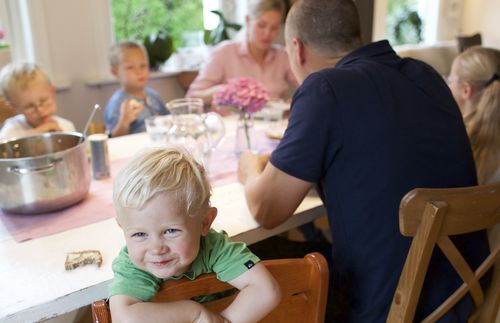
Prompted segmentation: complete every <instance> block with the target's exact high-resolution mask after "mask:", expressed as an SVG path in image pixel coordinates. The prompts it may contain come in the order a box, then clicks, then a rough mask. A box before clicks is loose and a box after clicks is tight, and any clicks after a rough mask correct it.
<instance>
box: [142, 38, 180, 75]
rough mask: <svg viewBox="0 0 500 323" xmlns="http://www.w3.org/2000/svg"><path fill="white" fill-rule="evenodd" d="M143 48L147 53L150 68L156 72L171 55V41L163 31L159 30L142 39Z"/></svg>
mask: <svg viewBox="0 0 500 323" xmlns="http://www.w3.org/2000/svg"><path fill="white" fill-rule="evenodd" d="M144 47H146V51H147V52H148V58H149V66H150V68H151V69H152V70H158V69H159V67H160V66H161V64H163V63H164V62H165V61H166V60H167V59H168V58H169V57H170V55H172V50H173V39H172V37H171V36H170V35H169V34H168V33H167V32H166V31H165V30H164V29H161V30H159V31H158V32H157V33H152V34H150V35H148V36H146V37H145V38H144Z"/></svg>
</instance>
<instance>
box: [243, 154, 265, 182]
mask: <svg viewBox="0 0 500 323" xmlns="http://www.w3.org/2000/svg"><path fill="white" fill-rule="evenodd" d="M269 157H270V155H269V154H255V153H252V152H250V151H245V152H243V153H242V154H241V156H240V160H239V162H238V180H239V181H240V183H242V184H246V183H247V182H248V180H250V179H252V178H254V177H256V176H258V175H259V174H260V173H262V171H263V170H264V168H265V167H266V164H267V162H268V161H269Z"/></svg>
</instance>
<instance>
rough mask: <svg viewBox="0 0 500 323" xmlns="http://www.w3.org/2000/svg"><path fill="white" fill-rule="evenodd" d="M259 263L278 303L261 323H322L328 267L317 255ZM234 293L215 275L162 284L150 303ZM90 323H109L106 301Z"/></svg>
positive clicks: (219, 306)
mask: <svg viewBox="0 0 500 323" xmlns="http://www.w3.org/2000/svg"><path fill="white" fill-rule="evenodd" d="M262 263H263V264H264V265H265V266H266V268H267V269H268V270H269V271H270V272H271V274H272V275H273V276H274V278H275V279H276V280H277V281H278V283H279V285H280V287H281V292H282V300H281V303H280V304H279V305H278V307H276V308H275V309H274V310H273V311H272V312H271V313H270V314H269V315H268V316H266V317H265V318H264V319H263V320H262V321H261V322H270V323H271V322H273V323H276V322H287V323H294V322H297V323H312V322H316V323H323V322H324V319H325V310H326V300H327V294H328V279H329V273H328V265H327V262H326V260H325V258H324V257H323V256H322V255H321V254H320V253H317V252H314V253H310V254H307V255H306V256H305V257H304V258H296V259H273V260H264V261H262ZM228 289H233V287H232V286H231V285H229V284H227V283H224V282H221V281H219V280H217V278H216V277H215V274H205V275H202V276H200V277H198V278H196V279H195V280H188V279H181V280H179V281H173V282H167V283H164V284H163V285H162V287H161V289H160V291H159V292H158V293H157V295H156V297H155V298H154V299H153V302H171V301H176V300H182V299H191V298H192V297H195V296H200V295H211V294H215V293H219V292H223V291H226V290H228ZM235 297H236V294H233V295H231V296H228V297H224V298H220V299H217V300H214V301H211V302H208V303H203V305H205V306H206V307H208V308H209V309H210V310H212V311H214V312H220V311H222V310H223V309H224V308H226V307H227V306H228V305H229V304H230V303H231V302H232V300H233V299H234V298H235ZM92 318H93V322H96V323H97V322H99V323H109V322H111V316H110V312H109V308H108V305H107V303H106V301H105V300H100V301H97V302H94V303H93V304H92Z"/></svg>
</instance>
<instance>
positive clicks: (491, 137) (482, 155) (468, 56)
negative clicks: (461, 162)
mask: <svg viewBox="0 0 500 323" xmlns="http://www.w3.org/2000/svg"><path fill="white" fill-rule="evenodd" d="M455 60H456V61H455V64H456V73H457V76H458V79H459V80H461V81H465V82H468V83H469V84H470V85H471V86H472V87H473V89H474V91H475V93H476V94H475V96H474V98H473V103H474V104H475V106H476V110H475V112H473V113H472V114H471V115H470V116H468V117H467V118H466V119H465V120H464V121H465V125H466V127H467V132H468V134H469V138H470V141H471V146H472V151H473V152H474V160H475V161H476V168H477V174H478V180H479V183H480V184H484V183H486V182H488V180H489V178H490V177H491V176H492V175H493V174H494V173H495V170H496V169H497V168H498V167H499V165H500V80H499V79H498V77H499V76H500V51H499V50H496V49H493V48H486V47H480V46H475V47H471V48H469V49H467V50H466V51H464V52H463V53H461V54H460V55H459V56H458V57H457V58H456V59H455Z"/></svg>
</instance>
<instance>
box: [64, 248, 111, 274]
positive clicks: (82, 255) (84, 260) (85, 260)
mask: <svg viewBox="0 0 500 323" xmlns="http://www.w3.org/2000/svg"><path fill="white" fill-rule="evenodd" d="M91 264H96V265H97V267H101V264H102V256H101V253H100V252H99V251H98V250H82V251H75V252H68V253H67V254H66V261H65V262H64V268H65V269H66V270H73V269H75V268H78V267H81V266H85V265H91Z"/></svg>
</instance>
